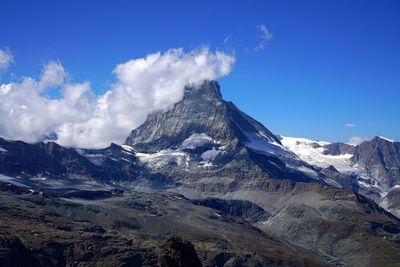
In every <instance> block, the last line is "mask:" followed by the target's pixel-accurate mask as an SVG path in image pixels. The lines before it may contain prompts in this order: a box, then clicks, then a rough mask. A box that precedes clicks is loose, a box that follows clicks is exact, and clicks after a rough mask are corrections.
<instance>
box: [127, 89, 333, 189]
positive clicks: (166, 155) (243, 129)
mask: <svg viewBox="0 0 400 267" xmlns="http://www.w3.org/2000/svg"><path fill="white" fill-rule="evenodd" d="M125 145H127V146H131V147H132V148H133V149H134V150H135V151H137V154H136V155H137V156H138V157H139V160H140V161H141V162H143V163H144V164H145V165H146V166H148V167H149V169H150V170H152V171H153V172H157V173H159V174H161V175H163V176H166V177H169V178H171V179H174V180H175V182H177V183H179V184H184V185H185V186H186V187H191V188H196V187H200V188H203V187H204V186H207V187H208V185H207V184H208V183H209V182H211V181H212V183H213V184H217V181H218V179H219V180H221V178H223V181H221V182H222V184H223V185H221V190H223V189H222V188H226V187H241V186H243V185H244V184H247V183H249V182H250V181H251V183H252V184H254V180H253V179H246V178H247V177H254V178H257V179H263V180H265V178H270V179H281V180H285V179H290V180H292V181H304V182H315V181H319V182H321V183H332V182H333V181H332V180H331V179H326V177H325V176H324V175H323V174H321V173H319V172H318V171H317V170H315V168H314V167H313V166H311V165H310V164H308V163H306V162H304V161H302V160H301V159H300V158H299V157H298V156H297V155H296V154H294V153H292V152H291V151H290V150H289V149H287V148H285V147H284V146H283V145H282V144H281V142H280V140H279V139H278V138H277V137H276V136H275V135H274V134H273V133H272V132H271V131H269V130H268V129H267V128H265V127H264V126H263V125H262V124H260V123H259V122H257V121H256V120H254V119H253V118H251V117H249V116H248V115H246V114H245V113H243V112H241V111H240V110H239V109H238V108H237V107H236V106H235V105H234V104H233V103H231V102H226V101H224V100H223V99H222V96H221V93H220V88H219V85H218V84H217V83H216V82H213V81H206V82H204V84H203V85H202V86H200V87H187V88H186V90H185V95H184V97H183V99H182V101H180V102H178V103H176V104H175V105H174V106H172V107H171V108H170V109H169V110H167V111H159V112H156V113H153V114H150V115H149V116H148V118H147V120H146V121H145V122H144V123H143V124H142V125H141V126H139V127H138V128H137V129H134V130H133V131H132V133H131V134H130V136H129V137H128V138H127V139H126V142H125ZM235 169H240V170H242V171H237V170H235ZM247 173H248V174H250V176H248V175H247ZM182 177H185V179H182ZM199 177H210V178H211V177H212V178H213V180H208V181H206V180H204V179H203V180H200V179H199ZM227 177H229V179H227ZM247 186H250V185H247Z"/></svg>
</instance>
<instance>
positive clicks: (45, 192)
mask: <svg viewBox="0 0 400 267" xmlns="http://www.w3.org/2000/svg"><path fill="white" fill-rule="evenodd" d="M0 181H1V183H0V185H2V186H0V188H2V190H3V191H4V192H7V193H4V194H5V195H4V196H3V197H2V198H1V199H3V200H2V201H3V204H4V205H5V206H7V207H9V208H10V209H11V208H12V207H14V206H15V203H17V202H19V201H20V202H21V203H24V204H23V205H22V208H21V209H28V207H29V205H33V207H35V208H38V209H39V207H40V206H38V204H37V203H42V206H43V207H45V208H44V210H45V211H46V212H45V215H44V216H46V217H49V216H50V215H51V214H52V212H53V213H56V214H58V216H64V215H63V214H64V213H65V212H66V213H65V214H67V217H66V218H69V219H70V220H72V221H75V222H76V223H77V224H78V222H79V223H81V220H84V221H85V222H87V224H89V225H91V227H95V226H96V225H97V226H99V227H101V228H102V229H103V230H104V232H102V233H98V235H99V236H100V237H101V238H105V236H107V234H108V235H110V234H112V235H113V236H112V238H113V240H114V241H113V242H111V241H110V242H111V243H112V246H117V245H116V244H119V243H118V242H122V241H121V240H122V239H121V238H122V237H121V235H120V233H122V232H126V234H127V235H130V236H132V238H133V239H134V240H135V238H136V239H137V240H140V242H139V241H138V243H140V244H145V243H146V240H148V241H147V242H148V243H146V244H147V245H146V246H147V248H148V254H145V253H144V252H143V251H142V252H137V255H139V256H137V258H135V260H136V261H135V262H136V264H138V265H149V266H151V265H154V264H155V262H156V261H157V260H156V259H157V257H158V258H160V257H161V256H160V255H161V254H159V255H158V256H157V255H156V254H157V247H156V245H155V244H156V243H157V242H159V240H166V239H167V237H168V236H169V235H172V234H175V235H181V236H183V237H184V238H187V239H190V241H191V242H192V243H193V245H194V248H195V249H196V251H197V253H198V254H199V255H200V257H199V259H200V261H201V262H202V264H203V265H205V266H271V265H273V266H282V265H286V266H324V265H327V266H329V265H331V266H396V265H397V264H398V262H399V261H400V235H399V234H400V220H399V219H398V217H396V216H400V143H398V142H393V141H391V140H387V139H385V138H382V137H376V138H374V139H373V140H371V141H366V142H363V143H362V144H360V145H358V146H354V145H349V144H344V143H328V142H322V141H312V140H307V139H302V138H291V137H284V136H278V135H274V134H273V133H272V132H271V131H269V130H268V129H267V128H266V127H264V126H263V125H262V124H261V123H259V122H257V121H256V120H255V119H253V118H251V117H250V116H248V115H246V114H245V113H243V112H242V111H240V110H239V109H238V108H237V107H236V106H235V105H234V104H233V103H231V102H226V101H224V100H223V98H222V95H221V93H220V88H219V85H218V83H217V82H215V81H205V82H204V83H203V84H202V85H201V86H187V87H186V89H185V94H184V97H183V99H182V100H181V101H180V102H178V103H176V104H174V105H173V106H172V107H170V108H169V109H168V110H164V111H158V112H155V113H152V114H149V115H148V118H147V120H146V121H145V122H144V123H143V124H142V125H141V126H140V127H138V128H136V129H134V130H132V132H131V133H130V135H129V136H128V137H127V139H126V141H125V143H124V144H123V145H116V144H111V146H109V147H107V148H104V149H92V150H91V149H77V148H64V147H61V146H59V145H57V144H56V143H54V142H48V143H38V144H27V143H24V142H21V141H9V140H4V139H0ZM26 194H28V195H30V197H29V199H31V198H34V199H33V200H29V201H28V202H29V203H31V204H29V203H28V202H27V200H26V199H25V200H24V199H22V200H21V195H22V196H24V195H26ZM136 198H137V199H141V201H136V200H135V199H136ZM145 199H146V200H145ZM27 203H28V204H27ZM32 203H33V204H32ZM163 203H165V207H163ZM24 205H25V206H24ZM71 205H72V206H71ZM24 207H25V208H24ZM113 207H114V208H115V209H113ZM129 209H134V210H135V211H138V210H140V211H139V212H132V211H129ZM182 209H184V210H182ZM85 210H89V211H88V213H85ZM91 210H95V212H94V213H93V214H98V215H90V214H92V213H91V212H92V211H91ZM104 210H107V211H108V212H109V213H110V214H112V216H111V217H110V216H109V215H107V214H104ZM5 212H6V213H7V211H5ZM31 213H32V212H31V211H30V214H31ZM127 214H128V215H127ZM158 214H160V216H159V215H158ZM178 215H179V216H178ZM8 216H10V218H11V219H9V221H13V220H14V221H15V220H17V219H16V215H14V214H11V213H10V215H8ZM30 216H31V217H29V218H30V219H31V220H32V221H34V219H32V216H33V215H32V214H31V215H30ZM128 217H129V218H128ZM163 221H167V222H169V223H172V224H177V225H179V227H172V226H168V227H167V226H166V225H164V226H163ZM133 222H135V223H133ZM202 222H203V223H202ZM49 223H51V220H50V219H48V220H47V222H41V223H40V225H42V226H43V225H44V226H46V227H49ZM44 226H43V227H44ZM8 227H11V226H8ZM12 227H13V229H14V230H13V231H14V232H16V233H18V232H22V228H23V227H22V226H16V225H13V226H12ZM65 227H70V226H65ZM82 227H83V226H82ZM163 227H164V228H163ZM165 227H166V228H165ZM7 229H8V228H7V225H6V226H4V227H3V228H2V227H0V234H1V232H6V231H7ZM74 229H75V228H74ZM113 229H114V230H115V229H118V231H119V232H118V233H114V232H112V230H113ZM121 229H122V230H121ZM29 231H33V229H30V230H29ZM76 231H77V230H76V229H75V233H76ZM121 231H122V232H121ZM196 231H197V233H198V234H195V232H196ZM61 236H62V235H61ZM18 237H19V238H22V239H23V237H21V236H18ZM51 238H53V237H50V236H45V237H43V240H44V241H43V242H45V240H47V239H51ZM54 238H56V237H54ZM63 238H65V237H63ZM213 238H214V239H215V240H214V239H213ZM56 239H57V238H56ZM213 240H214V241H213ZM255 240H258V241H255ZM0 241H1V240H0ZM274 242H275V243H274ZM5 243H7V242H5ZM256 243H257V244H260V245H254V244H256ZM0 244H2V243H1V242H0ZM87 244H88V245H90V244H92V246H94V247H96V249H100V247H102V246H104V245H105V244H108V243H107V242H106V241H104V240H103V241H93V240H92V241H90V240H88V241H87ZM168 244H170V243H168ZM228 244H229V245H228ZM261 244H263V245H261ZM267 244H268V245H267ZM24 246H26V247H28V248H29V247H30V248H33V247H34V248H36V249H38V250H39V248H40V246H39V245H38V244H36V243H35V242H34V240H28V241H26V244H24ZM132 246H134V245H132ZM266 246H267V247H268V246H269V248H267V247H266ZM189 247H190V246H189ZM260 248H263V249H260ZM8 249H10V248H8ZM53 249H54V248H53ZM121 249H122V248H121ZM124 249H126V248H124ZM81 250H83V251H85V253H87V250H85V249H81ZM81 250H79V251H80V252H79V253H80V254H79V253H78V252H76V253H78V254H76V255H81V254H82V251H81ZM33 251H35V250H33ZM67 251H68V246H67V245H66V244H64V245H63V244H61V243H60V246H59V252H58V254H54V253H53V254H52V253H50V254H45V253H44V254H43V253H42V252H41V253H39V252H36V253H35V252H34V253H33V254H32V255H30V256H32V257H34V258H36V259H38V264H39V265H40V264H42V265H43V263H44V262H45V259H46V257H47V258H51V259H52V260H53V262H58V263H60V262H62V261H64V262H65V261H73V259H74V260H75V261H77V262H82V261H84V257H83V256H82V255H83V254H85V253H83V254H82V255H81V256H76V255H75V256H68V255H69V254H68V253H67ZM278 251H279V252H278ZM216 252H217V253H216ZM115 253H116V254H118V253H119V251H118V249H116V250H115ZM46 255H47V256H46ZM60 255H61V256H60ZM91 255H92V256H87V257H89V261H90V260H92V261H93V260H95V259H100V258H101V259H102V260H103V261H105V262H108V263H110V264H117V263H121V261H120V259H116V258H113V257H111V256H110V255H109V254H105V253H100V252H96V253H92V254H91ZM118 255H119V254H118ZM124 255H125V254H124ZM135 255H136V254H135ZM191 255H193V254H191ZM290 255H292V257H291V256H290ZM125 256H127V255H125ZM125 256H124V257H125ZM9 257H11V256H9ZM74 257H75V258H74ZM128 258H129V257H128ZM146 258H147V260H148V261H146V260H145V259H146ZM124 259H125V258H124ZM149 259H153V261H152V260H149ZM160 262H164V263H165V262H167V261H166V260H165V259H163V260H160V259H159V263H160ZM235 263H236V265H235ZM160 264H161V263H160ZM44 265H46V264H44ZM61 265H62V264H61ZM171 266H173V265H171Z"/></svg>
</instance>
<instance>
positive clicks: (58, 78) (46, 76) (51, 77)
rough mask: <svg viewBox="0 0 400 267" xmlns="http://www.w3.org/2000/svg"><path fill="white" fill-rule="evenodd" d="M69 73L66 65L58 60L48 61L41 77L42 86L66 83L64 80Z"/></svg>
mask: <svg viewBox="0 0 400 267" xmlns="http://www.w3.org/2000/svg"><path fill="white" fill-rule="evenodd" d="M66 76H67V73H66V72H65V70H64V67H63V66H62V65H61V63H60V62H58V61H50V62H49V63H47V64H46V65H45V66H44V68H43V70H42V75H41V78H40V84H39V87H40V88H45V87H48V86H60V85H63V84H64V80H65V78H66Z"/></svg>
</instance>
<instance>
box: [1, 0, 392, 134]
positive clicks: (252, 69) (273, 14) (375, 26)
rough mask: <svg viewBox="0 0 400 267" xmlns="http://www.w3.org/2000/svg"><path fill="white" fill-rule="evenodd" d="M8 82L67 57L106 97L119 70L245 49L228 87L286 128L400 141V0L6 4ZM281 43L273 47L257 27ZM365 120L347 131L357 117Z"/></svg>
mask: <svg viewBox="0 0 400 267" xmlns="http://www.w3.org/2000/svg"><path fill="white" fill-rule="evenodd" d="M0 10H2V15H1V16H0V25H1V31H0V48H3V47H7V48H8V49H9V50H10V51H11V52H12V54H13V55H14V64H12V65H11V66H10V67H9V69H8V70H7V72H3V73H1V80H0V83H1V82H9V81H15V80H16V79H18V77H21V76H34V77H35V76H39V75H40V72H41V66H43V65H44V64H45V63H46V62H48V61H49V60H54V59H56V60H59V61H60V62H62V65H63V66H64V67H65V69H67V70H68V73H69V74H70V77H72V79H73V80H74V81H85V80H87V81H90V83H91V87H92V90H94V91H95V92H96V93H97V94H102V93H104V92H105V91H106V90H107V88H108V87H109V86H110V84H112V83H113V82H114V79H115V76H114V75H113V74H112V71H113V69H114V68H115V66H116V65H117V64H119V63H121V62H126V61H127V60H129V59H133V58H141V57H145V56H146V55H147V54H149V53H153V52H156V51H166V50H168V49H170V48H178V47H182V48H184V49H185V50H191V49H194V48H198V47H200V46H209V47H210V49H212V50H215V49H219V50H222V51H224V52H226V53H231V54H234V55H235V58H236V63H235V65H234V68H233V70H232V72H231V73H230V74H229V75H227V76H225V77H223V78H221V79H220V83H221V86H222V93H223V95H224V97H225V98H226V99H228V100H232V101H233V102H234V103H235V104H237V106H239V107H240V108H241V109H242V110H243V111H245V112H246V113H248V114H250V115H251V116H253V117H255V118H256V119H257V120H259V121H261V122H262V123H263V124H265V126H266V127H267V128H269V129H270V130H272V131H273V132H274V133H277V134H284V135H288V136H298V137H307V138H312V139H323V140H330V141H347V140H348V139H349V138H351V137H354V136H359V137H368V138H371V137H373V136H375V135H383V136H386V137H389V138H394V139H396V140H400V119H399V117H400V104H399V100H400V2H399V1H395V0H393V1H390V0H381V1H378V0H376V1H370V0H362V1H353V0H352V1H342V0H338V1H329V0H327V1H308V0H307V1H294V0H293V1H197V2H195V1H118V0H117V1H19V0H12V1H11V0H10V1H8V0H0ZM261 24H262V25H265V26H266V27H267V28H268V30H269V32H270V33H271V34H272V36H273V37H272V39H270V40H268V41H265V42H264V43H263V45H264V48H263V49H258V51H256V50H255V49H254V48H255V47H256V46H258V45H259V44H260V42H262V38H261V32H260V29H259V28H258V27H257V25H261ZM349 123H351V124H354V125H353V127H346V124H349Z"/></svg>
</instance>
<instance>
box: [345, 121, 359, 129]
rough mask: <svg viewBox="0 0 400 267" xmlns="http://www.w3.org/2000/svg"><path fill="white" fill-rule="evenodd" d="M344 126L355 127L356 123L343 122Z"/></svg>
mask: <svg viewBox="0 0 400 267" xmlns="http://www.w3.org/2000/svg"><path fill="white" fill-rule="evenodd" d="M345 126H346V127H347V128H355V127H356V126H357V125H356V124H355V123H352V122H348V123H346V124H345Z"/></svg>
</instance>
